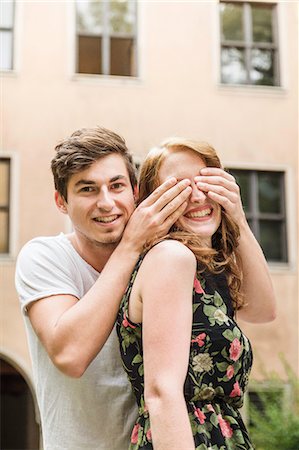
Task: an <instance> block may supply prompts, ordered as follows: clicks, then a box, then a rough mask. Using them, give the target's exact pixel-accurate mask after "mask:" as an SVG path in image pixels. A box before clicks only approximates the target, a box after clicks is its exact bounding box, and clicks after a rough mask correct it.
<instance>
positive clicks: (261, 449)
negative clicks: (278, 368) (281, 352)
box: [249, 364, 299, 450]
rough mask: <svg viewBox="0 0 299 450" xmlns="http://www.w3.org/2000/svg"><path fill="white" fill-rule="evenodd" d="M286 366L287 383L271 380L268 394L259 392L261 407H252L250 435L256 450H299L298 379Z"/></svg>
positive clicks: (275, 378)
mask: <svg viewBox="0 0 299 450" xmlns="http://www.w3.org/2000/svg"><path fill="white" fill-rule="evenodd" d="M284 366H285V369H286V373H287V375H288V379H287V382H286V383H285V382H283V381H281V380H278V378H277V376H276V377H274V376H272V377H271V380H270V382H269V385H268V388H267V390H264V391H263V392H258V404H257V405H254V404H250V409H249V411H250V427H249V432H250V436H251V439H252V441H253V443H254V444H255V446H256V449H257V450H282V449H283V450H299V379H298V378H297V377H296V375H295V373H294V372H293V371H292V370H291V369H290V367H289V366H287V365H286V364H284ZM284 386H286V391H285V390H284ZM284 392H285V393H286V395H285V394H284ZM288 393H289V395H287V394H288Z"/></svg>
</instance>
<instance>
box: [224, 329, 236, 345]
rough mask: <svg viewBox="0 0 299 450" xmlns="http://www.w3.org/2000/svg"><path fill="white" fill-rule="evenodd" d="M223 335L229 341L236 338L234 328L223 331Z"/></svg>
mask: <svg viewBox="0 0 299 450" xmlns="http://www.w3.org/2000/svg"><path fill="white" fill-rule="evenodd" d="M222 336H224V337H225V339H227V340H228V341H229V342H233V340H234V339H235V336H234V333H233V332H232V330H225V331H223V333H222Z"/></svg>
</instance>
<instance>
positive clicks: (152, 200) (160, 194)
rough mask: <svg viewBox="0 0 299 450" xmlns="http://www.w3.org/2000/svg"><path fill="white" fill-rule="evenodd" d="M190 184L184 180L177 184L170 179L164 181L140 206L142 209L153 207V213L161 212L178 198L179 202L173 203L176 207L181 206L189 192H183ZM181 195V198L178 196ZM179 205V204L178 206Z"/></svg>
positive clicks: (173, 179) (174, 180)
mask: <svg viewBox="0 0 299 450" xmlns="http://www.w3.org/2000/svg"><path fill="white" fill-rule="evenodd" d="M190 184H191V182H190V180H188V179H185V180H182V181H180V182H179V183H178V182H177V180H176V179H175V178H170V179H169V180H166V181H165V182H164V183H163V184H161V186H159V187H158V188H157V189H155V190H154V192H152V193H151V195H149V196H148V197H147V198H146V199H145V200H144V201H143V202H142V203H141V205H142V206H143V207H147V206H153V209H154V211H153V212H154V213H156V212H159V211H161V210H162V209H163V208H164V207H165V206H166V205H167V204H169V202H171V201H172V200H173V199H176V198H177V197H179V201H178V202H175V205H176V207H178V206H179V205H181V203H183V202H184V201H185V200H186V198H187V197H188V195H189V194H190V190H189V192H188V191H187V192H185V193H183V192H184V191H185V190H186V187H188V186H189V185H190ZM182 193H183V195H182V196H181V195H180V194H182ZM178 203H179V204H178Z"/></svg>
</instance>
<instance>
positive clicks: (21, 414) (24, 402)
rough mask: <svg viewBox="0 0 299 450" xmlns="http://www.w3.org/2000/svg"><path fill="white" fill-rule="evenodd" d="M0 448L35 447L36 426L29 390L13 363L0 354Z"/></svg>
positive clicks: (30, 449)
mask: <svg viewBox="0 0 299 450" xmlns="http://www.w3.org/2000/svg"><path fill="white" fill-rule="evenodd" d="M0 376H1V449H2V450H38V449H39V426H38V424H37V422H36V415H35V404H34V400H33V395H32V392H31V389H30V387H29V385H28V383H27V381H26V379H25V377H24V376H23V375H22V374H21V370H18V368H17V367H16V365H15V364H13V363H12V361H9V360H8V359H6V358H5V359H4V358H3V357H2V356H1V357H0Z"/></svg>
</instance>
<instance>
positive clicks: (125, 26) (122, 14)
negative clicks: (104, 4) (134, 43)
mask: <svg viewBox="0 0 299 450" xmlns="http://www.w3.org/2000/svg"><path fill="white" fill-rule="evenodd" d="M109 6H110V31H111V32H114V33H133V32H134V23H135V1H132V0H131V1H123V0H122V1H112V2H110V3H109Z"/></svg>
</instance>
